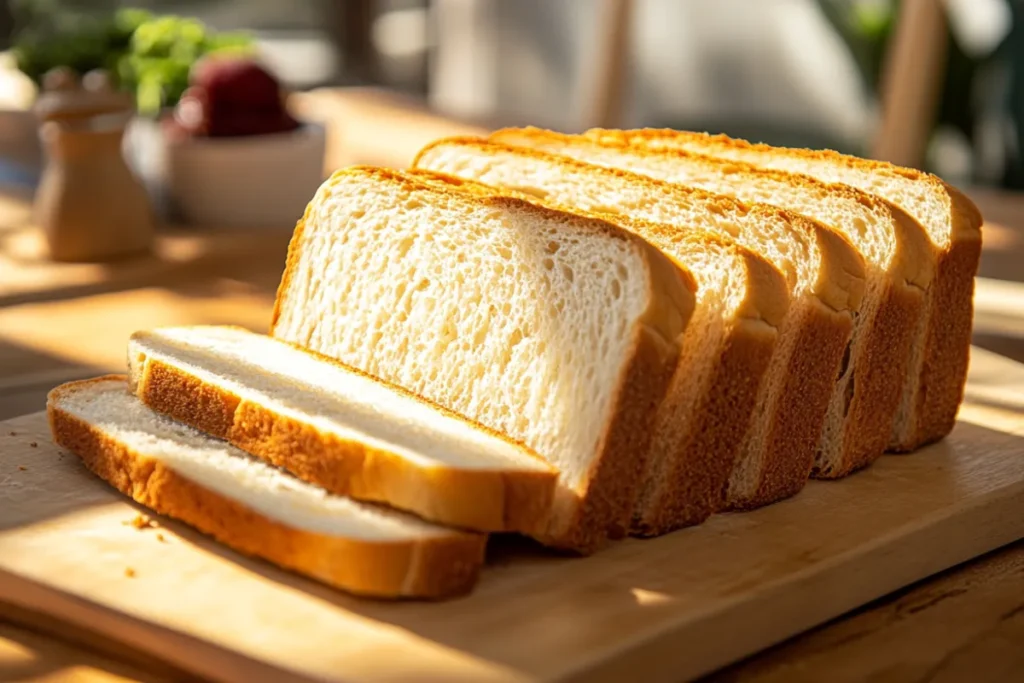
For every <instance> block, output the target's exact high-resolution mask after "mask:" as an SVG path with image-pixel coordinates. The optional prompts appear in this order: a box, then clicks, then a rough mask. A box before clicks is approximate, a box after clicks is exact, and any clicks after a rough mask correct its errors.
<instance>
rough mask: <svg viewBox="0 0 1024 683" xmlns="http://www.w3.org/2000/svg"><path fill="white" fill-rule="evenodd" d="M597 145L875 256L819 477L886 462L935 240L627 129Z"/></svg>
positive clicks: (871, 209) (885, 212)
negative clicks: (775, 211)
mask: <svg viewBox="0 0 1024 683" xmlns="http://www.w3.org/2000/svg"><path fill="white" fill-rule="evenodd" d="M535 137H536V136H535ZM588 140H590V141H591V142H590V143H589V144H591V145H592V146H593V150H594V151H595V153H596V154H598V155H600V156H607V157H608V158H607V159H606V160H605V162H601V163H616V164H623V165H626V166H628V167H630V168H633V169H634V170H638V171H640V172H643V173H647V174H650V175H652V176H654V177H657V178H662V179H665V180H669V181H672V182H678V183H683V184H686V185H691V186H694V187H700V188H702V189H705V190H708V191H712V192H718V193H721V194H726V195H729V196H733V197H736V198H738V199H740V200H743V201H751V202H763V203H767V204H773V205H776V206H779V207H782V208H785V209H787V210H791V211H795V212H799V213H801V214H803V215H806V216H809V217H811V218H813V219H815V220H818V221H820V222H821V223H822V224H824V225H827V226H829V227H832V228H834V229H835V230H837V231H838V232H840V233H841V234H843V235H844V236H845V237H847V238H848V239H850V240H851V241H852V242H853V243H854V244H855V245H857V246H858V247H859V248H860V249H861V251H862V253H863V254H865V255H866V257H867V264H866V287H865V292H864V301H863V306H862V307H861V309H860V311H859V312H858V315H857V317H856V319H855V324H854V330H853V335H852V337H851V340H850V345H849V348H848V349H847V351H846V352H845V353H844V356H843V364H842V366H841V368H840V371H839V373H838V378H837V380H836V383H835V387H834V389H833V391H832V394H831V398H830V401H829V405H828V410H827V411H826V414H825V422H824V425H823V428H822V431H821V433H820V434H819V435H818V443H817V447H816V453H815V462H814V469H813V471H814V473H815V475H817V476H823V477H839V476H843V475H846V474H849V473H850V472H852V471H854V470H856V469H859V468H861V467H864V466H865V465H868V464H870V463H871V462H873V461H874V460H875V459H877V458H878V457H880V456H881V455H882V453H883V452H884V451H885V447H886V445H887V443H888V440H889V439H888V433H889V430H890V429H891V425H892V419H893V418H892V416H893V413H894V412H895V410H896V405H897V404H898V402H899V386H900V383H901V382H902V379H903V377H904V372H905V369H906V367H907V363H908V360H909V353H910V336H911V330H912V328H913V324H914V322H915V321H916V319H917V316H919V315H920V311H921V308H922V302H923V297H922V293H923V287H924V286H927V282H928V280H929V279H930V277H931V271H929V270H928V269H927V268H922V267H921V265H920V264H921V263H922V262H926V261H927V259H926V258H925V257H924V256H922V255H923V254H926V253H927V250H928V241H927V238H926V236H925V235H924V234H923V233H922V232H921V231H920V229H919V228H917V226H916V225H915V223H914V221H913V220H911V219H910V218H909V217H907V216H906V215H905V214H903V212H901V211H899V210H898V209H896V208H895V207H891V206H889V205H888V204H886V203H885V202H883V201H881V200H878V199H875V198H874V197H871V196H870V195H867V194H865V193H862V192H859V191H857V190H855V189H853V188H849V187H846V186H842V185H827V184H824V183H821V182H819V181H816V180H814V179H812V178H806V177H799V176H794V175H792V174H788V173H785V172H781V171H769V170H763V169H757V168H755V167H753V166H751V165H749V164H744V163H742V162H733V161H723V160H719V159H714V158H711V157H705V156H701V155H696V154H690V153H687V152H679V151H672V150H660V149H649V148H647V147H646V146H644V144H643V143H642V141H638V140H636V139H635V138H634V137H633V136H630V135H629V134H628V133H622V132H620V131H602V132H600V134H599V132H598V131H592V132H591V133H590V134H589V136H588ZM582 146H583V147H584V148H586V144H584V145H582ZM898 237H899V239H897V238H898ZM897 244H898V245H899V247H898V248H897Z"/></svg>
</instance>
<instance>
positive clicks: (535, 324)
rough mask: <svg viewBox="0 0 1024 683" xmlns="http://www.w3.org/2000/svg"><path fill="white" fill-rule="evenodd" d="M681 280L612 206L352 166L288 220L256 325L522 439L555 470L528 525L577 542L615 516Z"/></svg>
mask: <svg viewBox="0 0 1024 683" xmlns="http://www.w3.org/2000/svg"><path fill="white" fill-rule="evenodd" d="M695 287H696V286H695V283H694V281H693V278H692V277H691V276H690V275H689V274H688V273H686V272H685V271H683V270H681V269H680V268H679V267H677V266H676V265H675V264H674V263H672V262H671V261H670V260H669V259H668V258H666V257H665V256H664V255H663V254H661V253H660V252H659V251H658V250H657V249H655V248H654V247H652V246H651V245H649V244H647V243H646V242H644V241H643V240H641V239H639V238H637V237H636V236H634V235H631V234H630V233H628V232H626V231H624V230H622V229H621V228H618V227H617V226H614V225H613V224H611V223H607V222H603V221H600V220H596V219H586V218H581V217H579V216H573V215H570V214H566V213H562V212H557V211H552V210H549V209H544V208H541V207H538V206H534V205H532V204H530V203H529V202H526V201H523V200H520V199H516V198H512V197H507V196H498V195H495V196H480V195H479V194H478V193H474V192H464V191H460V190H459V189H458V188H453V187H439V186H437V185H435V184H430V183H427V182H424V181H422V180H418V179H417V178H416V177H415V176H412V175H409V174H405V173H399V172H394V171H386V170H382V169H370V168H350V169H345V170H341V171H338V172H337V173H335V174H334V176H332V178H331V179H330V180H329V181H327V182H326V183H325V184H324V185H323V186H322V187H321V188H320V190H319V191H318V192H317V194H316V196H315V197H314V199H313V201H312V202H311V203H310V205H309V207H308V208H307V210H306V213H305V215H304V217H303V218H302V220H301V221H300V222H299V225H298V226H297V227H296V231H295V235H294V237H293V238H292V243H291V246H290V248H289V255H288V263H287V266H286V269H285V273H284V276H283V279H282V281H281V286H280V289H279V290H278V297H277V302H276V306H275V311H274V319H273V323H272V334H273V336H275V337H277V338H279V339H283V340H286V341H289V342H292V343H296V344H299V345H300V346H304V347H306V348H310V349H313V350H314V351H317V352H319V353H322V354H324V355H326V356H329V357H332V358H336V359H338V360H341V361H342V362H344V363H346V364H348V365H351V366H355V367H357V368H359V369H361V370H363V371H365V372H368V373H370V374H372V375H375V376H378V377H381V378H383V379H385V380H387V381H389V382H392V383H394V384H397V385H399V386H402V387H404V388H406V389H408V390H410V391H412V392H414V393H416V394H419V395H422V396H425V397H426V398H428V399H430V400H432V401H436V402H437V403H440V404H441V405H443V406H445V407H447V408H449V409H451V410H454V411H456V412H458V413H461V414H463V415H466V416H468V417H470V418H471V419H474V420H477V421H479V422H481V423H482V424H484V425H486V426H487V427H489V428H491V429H494V430H497V431H499V432H501V433H504V434H508V435H510V436H511V437H512V438H514V439H517V440H521V441H522V442H524V443H525V444H526V445H527V446H529V447H531V448H532V449H533V450H535V451H536V452H537V453H539V454H540V455H541V456H542V457H544V458H545V459H547V460H548V461H549V462H550V463H551V464H553V465H555V466H556V467H557V468H558V469H559V471H560V473H559V486H558V489H557V491H556V494H555V501H554V504H553V506H552V510H551V515H550V517H549V520H548V524H547V526H546V528H545V529H544V531H543V532H539V533H537V534H535V536H536V537H538V538H539V539H541V540H542V541H544V542H546V543H549V544H551V545H555V546H560V547H566V548H571V549H575V550H579V551H583V552H586V551H590V550H593V549H595V548H596V547H598V546H600V545H601V544H602V543H604V542H605V540H606V538H607V537H608V535H609V534H613V535H617V534H621V533H624V531H625V529H627V528H628V525H629V520H630V515H631V512H632V509H633V503H634V501H635V498H636V495H637V490H638V487H639V484H640V477H641V476H642V475H643V473H644V471H645V463H644V460H643V458H644V456H645V455H646V453H647V444H648V442H649V439H650V434H651V426H652V423H653V419H654V412H655V409H656V407H657V405H658V404H659V403H660V401H661V400H662V398H663V397H664V394H665V391H666V389H667V387H668V381H669V379H670V377H671V372H672V370H673V369H674V368H675V365H676V362H677V359H678V355H679V344H680V339H681V336H682V334H683V332H684V330H685V327H686V323H687V321H688V320H689V318H690V316H691V314H692V312H693V307H694V290H695Z"/></svg>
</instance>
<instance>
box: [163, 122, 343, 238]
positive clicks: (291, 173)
mask: <svg viewBox="0 0 1024 683" xmlns="http://www.w3.org/2000/svg"><path fill="white" fill-rule="evenodd" d="M164 142H165V148H164V160H163V161H164V163H163V167H164V187H165V190H166V193H167V198H168V200H169V201H170V202H171V204H172V206H173V208H174V210H175V212H176V213H177V214H178V215H179V217H180V218H181V219H183V220H185V221H186V222H188V223H195V224H200V225H207V226H211V227H225V228H259V229H281V230H291V229H292V228H294V227H295V222H296V221H297V220H298V219H299V218H301V217H302V213H303V211H305V209H306V204H307V203H308V202H309V200H310V199H312V198H313V194H314V192H316V189H317V188H318V187H319V186H320V183H321V182H322V181H323V172H324V149H325V134H324V128H323V126H321V125H320V124H316V123H308V122H304V123H303V124H302V125H301V126H299V127H298V128H297V129H295V130H294V131H290V132H288V133H275V134H272V135H254V136H247V137H237V138H184V139H173V140H172V139H170V138H167V137H166V136H165V138H164Z"/></svg>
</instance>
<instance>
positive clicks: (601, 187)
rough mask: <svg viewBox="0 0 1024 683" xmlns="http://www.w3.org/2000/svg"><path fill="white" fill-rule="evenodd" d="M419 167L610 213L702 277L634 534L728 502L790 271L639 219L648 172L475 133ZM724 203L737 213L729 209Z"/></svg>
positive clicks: (431, 150) (441, 146)
mask: <svg viewBox="0 0 1024 683" xmlns="http://www.w3.org/2000/svg"><path fill="white" fill-rule="evenodd" d="M413 166H414V167H417V168H422V169H430V170H433V171H438V172H442V173H449V174H453V176H455V177H458V178H460V179H470V180H472V181H480V182H484V183H488V184H490V185H493V186H496V187H500V188H503V189H505V190H507V191H509V192H518V193H522V196H526V197H531V198H533V200H534V201H537V202H543V203H545V204H546V205H550V206H567V205H570V204H571V205H572V206H574V208H575V209H576V210H577V211H583V212H587V211H595V212H598V211H599V212H602V214H603V215H604V216H606V217H607V218H608V219H609V220H613V221H615V222H616V223H618V224H619V225H621V226H623V227H625V228H627V229H629V230H631V231H632V232H634V233H636V234H638V235H640V236H642V237H644V238H645V239H646V240H648V241H649V242H651V244H653V245H655V246H657V247H658V248H660V249H661V250H662V251H663V252H664V253H666V254H667V255H668V256H670V257H671V258H673V259H674V260H676V261H677V262H678V263H680V264H682V265H683V266H684V267H686V268H687V270H689V271H690V272H691V273H692V274H693V275H694V277H695V278H696V280H697V306H696V309H695V311H694V315H693V317H692V318H691V319H690V323H689V325H687V328H686V333H685V335H684V339H683V351H682V354H681V356H680V362H679V364H678V366H677V367H676V371H675V373H674V375H673V378H672V382H671V385H670V389H669V391H668V395H667V397H666V400H665V401H664V402H663V403H662V405H661V407H660V409H659V411H658V416H657V418H656V421H655V427H654V434H653V436H652V439H651V445H650V454H649V456H648V461H647V472H646V474H645V476H644V479H643V484H642V485H641V488H640V495H639V497H638V499H637V503H636V506H635V508H634V511H633V522H632V527H631V531H632V533H634V534H636V535H642V536H651V535H658V534H662V533H665V532H668V531H671V530H673V529H676V528H679V527H681V526H686V525H690V524H697V523H700V522H702V521H703V520H704V519H706V518H707V517H708V516H709V515H710V514H711V513H712V512H714V511H715V510H717V509H720V508H721V507H722V505H723V503H724V494H725V489H726V486H727V484H728V481H729V475H730V474H731V473H732V469H733V465H734V464H735V462H736V458H737V456H738V454H739V447H740V445H741V444H742V443H743V439H744V436H745V435H746V434H747V431H748V429H749V428H750V425H751V421H752V418H753V412H754V406H755V400H756V397H757V392H758V390H759V388H760V385H761V380H762V378H763V376H764V374H765V372H766V371H767V370H768V367H769V363H770V360H771V357H772V352H773V350H774V349H775V344H776V340H777V338H778V327H779V325H780V324H781V323H782V321H783V319H784V318H785V314H786V312H787V310H788V307H789V292H788V287H787V285H786V281H785V280H784V279H783V277H782V275H781V274H780V273H779V272H778V271H777V270H776V269H775V268H774V267H772V266H771V264H769V263H768V262H767V261H765V260H764V259H762V258H761V257H759V256H757V255H756V254H754V253H753V252H752V251H750V250H749V249H745V248H743V247H741V246H739V245H737V244H736V243H735V242H733V241H732V240H731V239H728V238H724V237H721V236H718V235H715V234H714V233H712V232H706V231H703V230H700V229H694V230H678V229H676V228H675V227H673V226H669V225H664V224H660V223H653V222H650V221H644V220H641V219H638V218H633V217H631V216H632V215H634V214H632V213H631V212H627V211H626V210H625V208H624V207H625V206H630V205H631V204H630V198H635V197H636V196H638V195H640V194H642V193H644V192H648V193H653V192H656V189H655V190H651V189H649V188H644V187H643V185H644V183H645V182H646V181H645V180H644V179H643V178H642V177H640V176H635V177H631V174H625V173H617V172H615V171H612V170H610V169H606V168H602V167H598V166H592V165H590V164H583V163H580V162H577V161H575V160H572V159H569V158H566V157H559V156H554V155H550V154H545V153H543V152H536V151H533V150H528V149H524V148H515V147H510V146H507V145H502V144H500V143H496V142H488V141H486V140H481V139H478V138H451V139H447V140H439V141H437V142H435V143H433V144H431V145H428V146H427V147H426V148H425V149H423V150H422V151H421V152H420V154H419V155H418V156H417V158H416V160H415V161H414V162H413ZM451 182H458V181H456V180H452V181H451ZM680 193H682V192H680ZM691 194H692V195H693V196H692V198H690V199H691V201H692V203H693V204H694V205H697V206H699V205H700V203H701V202H702V201H703V202H708V203H715V204H716V206H717V205H718V203H717V200H716V198H715V197H713V196H711V195H707V194H706V193H702V192H697V191H694V192H693V193H691ZM609 197H615V198H616V200H611V201H609V200H608V198H609ZM636 203H639V202H636ZM726 204H729V202H726ZM733 204H734V203H733ZM722 208H723V211H726V212H728V210H729V208H730V207H729V206H725V207H722ZM642 213H643V212H642V211H638V212H636V214H635V215H640V214H642ZM707 215H708V216H709V217H711V216H714V214H712V213H710V212H709V213H708V214H707Z"/></svg>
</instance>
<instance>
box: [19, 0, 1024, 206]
mask: <svg viewBox="0 0 1024 683" xmlns="http://www.w3.org/2000/svg"><path fill="white" fill-rule="evenodd" d="M915 5H921V7H915ZM129 6H130V7H133V8H141V9H145V10H147V11H149V12H152V13H153V14H154V15H156V16H160V15H167V14H172V15H178V16H182V17H195V18H197V19H199V20H201V21H202V22H203V23H204V24H205V25H206V26H207V27H208V28H209V29H210V30H216V31H238V30H243V31H245V32H247V33H249V34H250V35H251V36H252V37H253V38H254V40H255V41H256V42H257V43H258V46H259V50H260V53H261V55H262V57H263V59H264V60H265V63H266V64H267V65H269V66H270V67H271V68H272V69H273V71H274V72H276V74H277V75H278V76H279V77H280V78H281V80H282V81H283V83H284V84H285V85H286V86H287V87H289V88H293V89H310V88H319V87H324V86H354V85H359V86H378V87H381V88H386V89H388V90H391V91H396V92H400V93H403V94H406V95H409V96H412V97H415V98H419V99H420V100H422V101H423V103H425V104H426V105H428V106H429V107H430V108H431V109H433V110H434V111H436V112H439V113H442V114H445V115H447V116H452V117H457V118H459V119H462V120H466V121H471V122H474V123H478V124H480V125H483V126H488V127H490V126H496V125H511V124H524V123H531V124H534V125H540V126H547V127H552V128H558V129H562V130H566V131H575V130H579V129H582V128H584V127H586V126H589V125H595V124H603V125H611V126H629V127H634V126H668V127H682V128H691V129H701V130H709V131H715V132H727V133H730V134H733V135H736V136H740V137H745V138H748V139H755V140H762V141H766V142H771V143H776V144H787V145H799V146H810V147H831V148H836V149H840V150H842V151H847V152H852V153H857V154H863V155H871V156H876V157H885V158H892V159H893V160H896V161H899V162H901V163H905V164H908V165H914V166H921V167H925V168H928V169H929V170H932V171H935V172H937V173H939V174H940V175H942V176H943V177H945V178H947V179H949V180H951V181H953V182H960V183H971V184H975V183H977V184H985V185H995V186H1004V187H1020V186H1021V185H1022V184H1024V173H1022V165H1021V158H1022V154H1021V143H1020V136H1019V135H1018V130H1019V128H1020V126H1021V124H1022V123H1024V87H1022V84H1021V83H1022V81H1021V72H1022V69H1024V40H1021V36H1020V34H1021V28H1022V25H1021V7H1022V6H1021V3H1020V2H1018V1H1017V0H928V1H926V2H923V3H920V2H915V1H914V0H908V1H907V2H901V1H900V0H757V1H751V0H632V1H630V0H557V1H554V2H551V1H549V0H291V1H290V2H277V1H275V0H192V1H188V0H134V1H132V2H115V1H114V0H7V1H6V2H5V3H4V4H3V5H2V13H0V36H2V37H3V39H4V41H5V45H3V48H4V49H13V50H14V54H15V55H19V56H20V64H21V65H22V66H23V67H24V68H25V70H26V72H27V73H28V75H29V76H31V77H32V78H34V79H36V80H37V81H38V79H39V78H40V76H41V74H42V73H43V72H44V71H45V70H46V69H47V68H49V67H52V66H55V65H59V64H72V65H76V66H78V67H79V68H82V67H93V66H101V65H107V64H108V63H109V61H108V60H109V59H110V58H111V57H110V53H113V52H116V51H118V50H121V49H122V48H123V47H124V45H123V44H122V43H123V42H125V41H127V42H130V39H124V38H122V42H121V43H119V42H117V41H108V42H109V44H108V45H106V46H104V45H102V43H103V42H104V40H103V39H102V38H100V37H99V36H101V35H103V34H104V32H106V31H108V30H109V29H108V26H107V24H109V22H111V21H112V17H114V15H115V11H116V10H118V9H119V8H125V7H129ZM938 14H941V15H942V16H937V15H938ZM901 15H902V19H903V20H902V21H901ZM104 47H105V48H106V49H107V52H108V54H103V52H104ZM901 51H902V52H901ZM901 55H909V57H907V56H904V58H903V60H902V63H898V64H897V63H896V62H900V59H899V57H900V56H901ZM15 63H19V62H17V60H16V61H15ZM164 67H165V65H160V66H159V68H163V69H164V77H165V78H164V81H163V82H161V83H160V84H159V87H158V88H156V89H154V88H153V87H152V84H151V83H149V82H147V81H146V80H145V79H143V82H142V83H141V84H140V83H128V84H127V85H126V87H136V88H141V89H142V90H143V91H144V92H142V93H140V104H141V105H142V108H143V109H144V111H146V112H150V113H151V112H153V111H155V110H156V109H157V108H158V106H164V107H167V106H173V104H174V103H175V99H176V98H177V97H178V96H179V95H180V93H181V91H182V90H183V88H184V81H182V80H181V79H182V78H183V76H182V73H187V72H181V73H178V74H176V75H175V74H171V71H173V70H172V69H166V68H164ZM157 70H159V69H157ZM158 80H159V79H158ZM887 88H889V90H888V91H887ZM10 89H11V90H12V91H13V90H17V87H16V86H13V85H12V86H11V88H10ZM160 89H162V90H163V92H162V93H161V97H162V99H160V100H159V105H158V104H157V98H156V97H154V92H155V90H160ZM908 91H909V92H912V93H913V98H912V99H913V101H911V102H905V101H900V95H899V93H901V92H902V93H908ZM887 92H890V93H892V97H891V98H890V99H891V100H892V102H891V103H888V104H891V105H892V106H891V107H888V108H886V107H884V106H883V102H885V101H886V97H885V95H886V93H887ZM18 97H24V95H23V93H20V92H18V93H17V94H15V93H14V92H11V93H9V94H8V95H7V96H6V98H5V99H7V104H9V105H10V104H14V103H15V101H16V100H17V98H18ZM893 130H898V131H899V132H898V133H895V134H894V133H892V132H891V131H893Z"/></svg>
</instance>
